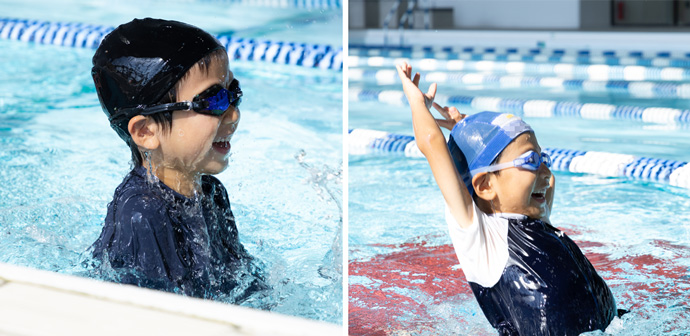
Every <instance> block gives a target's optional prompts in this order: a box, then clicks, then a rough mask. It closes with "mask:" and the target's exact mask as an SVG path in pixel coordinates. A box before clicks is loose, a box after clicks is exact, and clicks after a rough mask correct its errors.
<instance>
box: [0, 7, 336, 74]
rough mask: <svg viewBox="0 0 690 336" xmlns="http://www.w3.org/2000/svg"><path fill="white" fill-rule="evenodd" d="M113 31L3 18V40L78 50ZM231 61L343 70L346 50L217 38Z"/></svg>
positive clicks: (0, 27)
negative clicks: (344, 51)
mask: <svg viewBox="0 0 690 336" xmlns="http://www.w3.org/2000/svg"><path fill="white" fill-rule="evenodd" d="M112 30H113V27H108V26H99V25H90V24H84V23H62V22H49V21H39V20H23V19H8V18H4V19H3V18H0V38H1V39H10V40H17V41H23V42H35V43H42V44H52V45H57V46H66V47H75V48H97V47H98V46H99V45H100V43H101V41H102V40H103V38H104V37H105V36H106V35H107V34H108V33H110V32H111V31H112ZM216 37H217V38H218V40H219V41H220V42H221V43H222V44H223V46H225V48H226V49H227V51H228V56H230V58H231V60H242V61H262V62H269V63H278V64H287V65H295V66H303V67H309V68H320V69H331V70H342V67H343V48H342V47H340V48H334V47H332V46H329V45H320V44H307V43H295V42H283V41H269V40H255V39H245V38H240V37H234V36H228V35H218V36H216Z"/></svg>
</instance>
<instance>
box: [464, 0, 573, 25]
mask: <svg viewBox="0 0 690 336" xmlns="http://www.w3.org/2000/svg"><path fill="white" fill-rule="evenodd" d="M453 2H454V3H455V9H454V11H453V20H454V25H455V27H458V28H481V29H487V28H498V29H508V28H510V29H578V28H579V27H580V1H579V0H457V1H453Z"/></svg>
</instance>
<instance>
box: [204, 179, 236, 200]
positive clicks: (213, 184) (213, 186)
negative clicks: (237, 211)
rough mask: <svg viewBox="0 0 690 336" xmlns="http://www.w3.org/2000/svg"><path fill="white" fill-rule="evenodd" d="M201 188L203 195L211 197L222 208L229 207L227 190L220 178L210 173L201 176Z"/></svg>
mask: <svg viewBox="0 0 690 336" xmlns="http://www.w3.org/2000/svg"><path fill="white" fill-rule="evenodd" d="M201 188H202V190H203V192H204V194H205V195H207V196H210V197H212V198H213V201H214V202H215V203H216V204H218V205H219V206H221V207H222V208H227V207H230V201H229V199H228V191H227V190H226V189H225V186H224V185H223V183H222V182H220V180H219V179H218V178H217V177H215V176H212V175H204V176H202V177H201Z"/></svg>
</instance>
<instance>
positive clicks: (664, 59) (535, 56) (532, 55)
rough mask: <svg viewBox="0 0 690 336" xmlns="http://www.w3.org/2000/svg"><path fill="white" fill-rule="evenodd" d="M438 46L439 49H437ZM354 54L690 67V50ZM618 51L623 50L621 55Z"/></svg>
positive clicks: (362, 49)
mask: <svg viewBox="0 0 690 336" xmlns="http://www.w3.org/2000/svg"><path fill="white" fill-rule="evenodd" d="M434 49H436V50H434ZM349 54H350V56H358V57H390V58H410V59H423V58H433V59H442V60H466V61H504V62H527V63H572V64H607V65H641V66H654V67H680V68H690V53H685V54H684V55H682V56H684V58H681V57H677V56H678V55H677V53H672V52H670V51H658V52H655V53H653V54H654V56H653V57H649V56H645V54H649V52H643V51H629V52H628V53H627V54H628V55H627V56H624V55H623V54H624V53H622V52H616V51H613V50H599V51H596V50H589V49H581V50H575V49H563V48H557V49H542V48H513V47H502V48H496V47H484V48H475V47H442V48H432V47H420V48H381V47H367V46H353V45H350V48H349ZM616 54H622V55H620V56H617V55H616Z"/></svg>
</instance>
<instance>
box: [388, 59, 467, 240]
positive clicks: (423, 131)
mask: <svg viewBox="0 0 690 336" xmlns="http://www.w3.org/2000/svg"><path fill="white" fill-rule="evenodd" d="M397 70H398V75H399V76H400V79H401V80H402V84H403V91H405V96H407V100H408V102H409V103H410V108H411V110H412V124H413V126H414V137H415V140H416V141H417V146H418V147H419V150H420V151H421V152H422V154H424V156H425V157H426V159H427V161H428V162H429V166H430V167H431V172H432V173H433V174H434V179H435V180H436V184H438V186H439V189H441V193H442V194H443V198H444V199H445V201H446V204H447V205H448V207H449V209H450V213H451V214H452V215H453V218H455V221H456V222H457V223H458V224H459V225H460V226H461V227H463V228H465V227H469V226H470V225H471V224H472V219H473V218H472V216H473V213H474V211H473V209H472V207H473V205H472V197H471V196H470V193H469V192H468V191H467V189H466V188H465V185H464V184H463V183H462V179H461V178H460V176H459V175H458V172H457V170H456V169H455V165H454V164H453V161H452V159H451V157H450V152H449V151H448V146H447V145H446V138H445V137H444V136H443V132H441V129H440V128H439V126H438V124H437V122H436V120H435V119H434V117H433V115H431V112H429V107H430V106H431V104H432V102H433V100H434V96H435V95H436V83H434V84H431V86H430V87H429V92H427V93H426V94H424V93H422V91H421V90H420V89H419V87H418V85H419V73H417V74H415V76H414V78H413V77H412V76H411V75H412V67H411V66H410V65H408V64H407V63H403V64H399V65H397Z"/></svg>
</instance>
